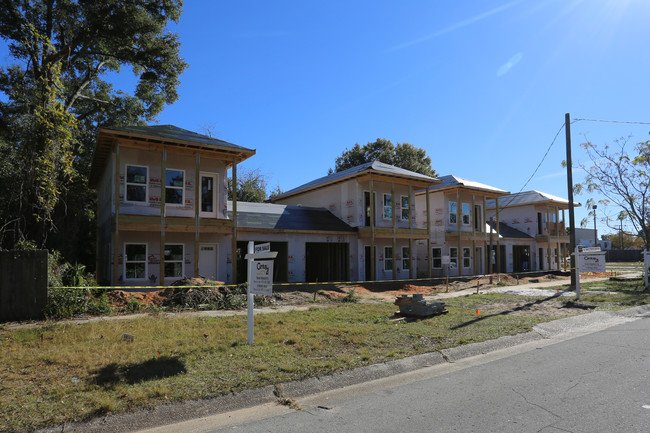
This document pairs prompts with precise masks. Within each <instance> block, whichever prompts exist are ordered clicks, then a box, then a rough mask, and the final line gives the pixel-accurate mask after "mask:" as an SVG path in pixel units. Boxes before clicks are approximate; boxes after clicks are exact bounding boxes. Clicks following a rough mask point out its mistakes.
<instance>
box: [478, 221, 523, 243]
mask: <svg viewBox="0 0 650 433" xmlns="http://www.w3.org/2000/svg"><path fill="white" fill-rule="evenodd" d="M496 226H497V223H496V221H487V222H486V223H485V228H486V231H487V232H488V233H490V232H492V233H495V234H496V230H495V228H496ZM499 238H501V239H535V238H534V237H533V236H531V235H529V234H528V233H524V232H522V231H521V230H517V229H516V228H514V227H510V226H509V225H508V224H506V223H502V222H499Z"/></svg>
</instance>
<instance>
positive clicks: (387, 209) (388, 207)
mask: <svg viewBox="0 0 650 433" xmlns="http://www.w3.org/2000/svg"><path fill="white" fill-rule="evenodd" d="M386 197H388V200H386ZM386 201H388V204H386ZM382 205H383V206H382V210H383V212H382V217H383V218H384V219H385V220H392V219H393V196H392V195H391V194H389V193H384V195H383V202H382Z"/></svg>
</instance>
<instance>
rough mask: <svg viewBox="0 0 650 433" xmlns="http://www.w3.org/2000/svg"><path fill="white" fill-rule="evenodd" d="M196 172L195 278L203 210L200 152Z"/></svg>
mask: <svg viewBox="0 0 650 433" xmlns="http://www.w3.org/2000/svg"><path fill="white" fill-rule="evenodd" d="M194 170H195V175H194V221H195V226H194V277H198V276H199V241H200V239H199V233H200V231H201V228H200V226H201V219H200V218H201V216H200V214H199V211H200V209H201V203H200V202H199V200H200V199H201V191H200V188H201V171H200V170H201V154H199V152H198V151H197V152H196V164H195V167H194ZM214 187H215V188H216V187H217V186H216V185H215V186H214Z"/></svg>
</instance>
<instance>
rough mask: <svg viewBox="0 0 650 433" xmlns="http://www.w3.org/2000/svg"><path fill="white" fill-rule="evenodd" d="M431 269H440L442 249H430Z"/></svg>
mask: <svg viewBox="0 0 650 433" xmlns="http://www.w3.org/2000/svg"><path fill="white" fill-rule="evenodd" d="M431 267H432V268H433V269H442V248H431Z"/></svg>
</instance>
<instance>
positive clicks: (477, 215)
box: [474, 205, 485, 232]
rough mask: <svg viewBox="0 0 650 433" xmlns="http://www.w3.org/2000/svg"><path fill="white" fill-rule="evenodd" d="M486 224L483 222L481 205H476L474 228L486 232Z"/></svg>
mask: <svg viewBox="0 0 650 433" xmlns="http://www.w3.org/2000/svg"><path fill="white" fill-rule="evenodd" d="M484 225H485V224H483V214H482V212H481V206H478V205H475V206H474V230H476V231H477V232H484V231H485V227H482V226H484Z"/></svg>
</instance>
